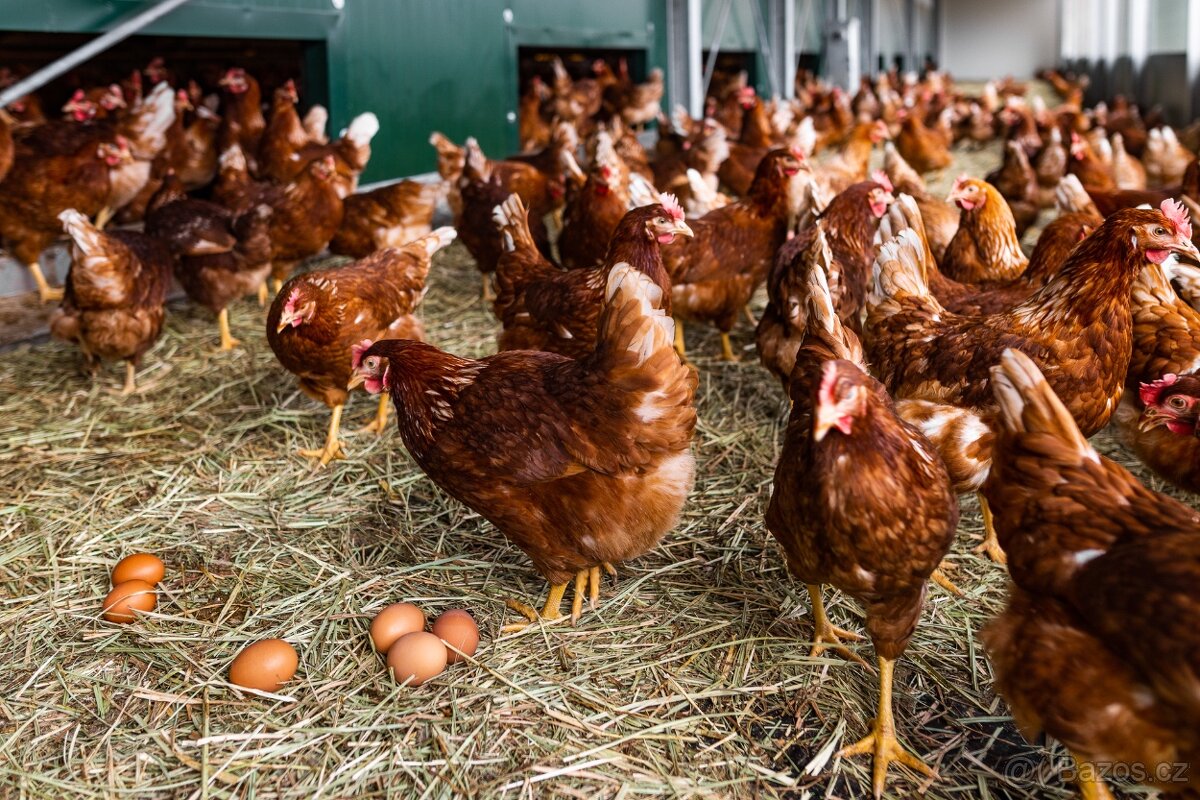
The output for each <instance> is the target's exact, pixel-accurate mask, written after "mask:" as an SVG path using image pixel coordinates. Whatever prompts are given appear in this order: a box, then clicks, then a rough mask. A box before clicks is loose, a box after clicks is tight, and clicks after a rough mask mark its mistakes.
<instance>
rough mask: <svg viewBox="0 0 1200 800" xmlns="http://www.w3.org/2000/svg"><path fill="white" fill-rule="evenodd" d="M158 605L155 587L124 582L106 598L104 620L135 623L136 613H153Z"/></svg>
mask: <svg viewBox="0 0 1200 800" xmlns="http://www.w3.org/2000/svg"><path fill="white" fill-rule="evenodd" d="M156 605H158V595H156V594H155V593H154V587H153V586H151V585H150V584H148V583H146V582H145V581H123V582H121V583H118V584H117V585H116V586H114V587H113V590H112V591H111V592H109V593H108V596H107V597H105V598H104V606H103V608H104V618H105V619H106V620H108V621H109V622H121V623H126V622H133V620H134V619H135V616H134V613H133V612H135V611H153V610H154V607H155V606H156Z"/></svg>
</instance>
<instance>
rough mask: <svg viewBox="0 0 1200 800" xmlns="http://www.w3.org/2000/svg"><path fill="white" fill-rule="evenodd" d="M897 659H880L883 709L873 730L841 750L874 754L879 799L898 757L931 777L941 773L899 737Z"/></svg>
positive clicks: (842, 755)
mask: <svg viewBox="0 0 1200 800" xmlns="http://www.w3.org/2000/svg"><path fill="white" fill-rule="evenodd" d="M894 668H895V662H894V661H891V660H890V659H886V658H881V659H879V711H878V714H877V715H876V717H875V721H874V722H872V723H871V732H870V733H869V734H867V735H866V736H865V737H863V738H862V739H860V740H859V741H858V742H856V743H854V744H852V745H849V746H847V747H843V748H842V749H841V750H839V751H838V758H848V757H850V756H861V755H867V754H873V755H874V758H875V761H874V767H873V769H872V775H871V788H872V790H873V791H874V794H875V800H879V798H880V797H882V796H883V787H884V785H885V784H886V783H887V770H888V765H889V764H891V763H892V762H893V761H898V762H899V763H901V764H903V765H904V766H906V767H909V768H911V769H914V770H916V771H917V772H920V773H921V774H922V775H927V776H929V777H933V776H935V775H936V774H937V773H936V772H934V771H933V768H932V767H930V766H929V765H928V764H926V763H925V762H924V761H922V760H921V759H919V758H917V757H916V756H914V755H913V754H912V753H910V752H908V751H907V750H905V749H904V746H903V745H901V744H900V741H899V740H898V739H897V738H896V721H895V719H893V717H892V675H893V669H894Z"/></svg>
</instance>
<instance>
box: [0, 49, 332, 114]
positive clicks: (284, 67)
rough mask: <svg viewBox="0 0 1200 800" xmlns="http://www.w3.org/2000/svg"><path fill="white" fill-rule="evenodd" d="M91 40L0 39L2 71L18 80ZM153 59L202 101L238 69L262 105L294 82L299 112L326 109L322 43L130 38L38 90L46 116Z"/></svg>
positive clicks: (326, 86)
mask: <svg viewBox="0 0 1200 800" xmlns="http://www.w3.org/2000/svg"><path fill="white" fill-rule="evenodd" d="M94 38H95V36H93V35H91V34H83V33H31V32H28V31H20V32H16V31H3V32H0V53H4V59H3V64H2V66H3V67H5V68H7V69H9V70H11V71H12V74H14V75H15V76H16V77H23V76H25V75H27V74H29V73H31V72H33V71H34V70H36V69H38V68H40V67H43V66H45V65H46V64H49V63H50V62H52V61H54V60H56V59H58V58H61V57H62V56H64V55H66V54H67V53H69V52H71V51H72V50H75V49H76V48H78V47H79V46H81V45H82V44H84V43H86V42H88V41H90V40H91V39H94ZM155 58H162V59H163V60H164V64H165V67H166V69H167V70H169V72H170V75H171V77H170V80H171V82H172V84H173V85H176V86H179V87H180V88H182V87H183V86H185V85H186V84H187V81H189V80H194V81H196V82H197V83H198V84H199V85H200V87H201V89H203V90H204V92H205V93H208V92H213V91H216V90H217V82H218V81H219V80H220V78H221V74H222V72H223V71H224V70H225V69H227V68H228V67H232V66H238V67H243V68H245V69H246V71H247V72H249V73H250V74H251V75H254V76H255V77H256V78H257V79H258V81H259V84H260V86H261V87H262V94H263V100H264V102H269V100H270V97H271V92H273V91H274V90H275V88H276V87H277V86H280V85H282V84H283V83H284V82H285V81H287V80H288V79H289V78H291V79H294V80H295V81H296V88H297V89H298V90H299V93H300V98H301V110H302V111H303V109H305V108H307V107H308V106H311V105H313V104H314V103H321V104H323V105H328V102H329V82H328V70H327V69H326V51H325V42H324V41H306V40H288V39H227V38H218V37H190V36H132V37H130V38H129V39H126V40H125V41H123V42H121V43H120V44H119V45H118V46H116V47H113V48H111V49H109V50H106V51H104V52H102V53H100V54H99V55H97V56H95V57H94V58H92V59H90V60H88V61H87V62H85V63H83V64H81V65H79V66H78V67H76V68H75V69H73V70H71V71H70V72H68V73H66V74H65V75H63V76H62V77H60V78H58V79H56V80H54V81H52V82H50V83H49V84H47V85H46V86H45V87H44V88H42V89H40V90H38V95H39V96H40V97H41V99H42V105H43V107H44V108H45V112H46V115H47V116H48V117H54V116H57V115H58V109H60V108H61V107H62V105H63V103H65V102H66V101H67V100H68V99H69V98H70V96H71V94H72V92H74V91H75V89H77V88H80V87H92V86H102V85H104V84H107V83H115V82H119V81H123V80H125V79H126V78H128V77H129V75H130V73H131V72H133V71H134V70H140V69H144V68H145V67H146V65H147V64H149V63H150V62H151V60H153V59H155Z"/></svg>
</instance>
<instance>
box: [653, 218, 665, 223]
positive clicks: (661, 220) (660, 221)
mask: <svg viewBox="0 0 1200 800" xmlns="http://www.w3.org/2000/svg"><path fill="white" fill-rule="evenodd" d="M654 221H655V222H657V223H658V224H659V225H666V224H667V221H666V220H665V219H663V218H662V217H659V218H658V219H656V220H654Z"/></svg>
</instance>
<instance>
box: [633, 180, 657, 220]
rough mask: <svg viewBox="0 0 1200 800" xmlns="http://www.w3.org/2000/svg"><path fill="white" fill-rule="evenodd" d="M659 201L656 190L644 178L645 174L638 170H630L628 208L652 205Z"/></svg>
mask: <svg viewBox="0 0 1200 800" xmlns="http://www.w3.org/2000/svg"><path fill="white" fill-rule="evenodd" d="M659 201H660V198H659V196H658V190H657V189H655V188H654V185H653V184H652V183H650V181H648V180H646V176H645V175H642V174H641V173H640V172H631V173H630V174H629V210H630V211H632V210H633V209H635V208H641V207H642V206H648V205H652V204H654V203H657V202H659Z"/></svg>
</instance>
